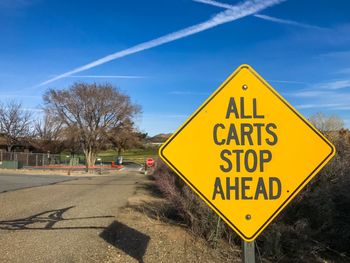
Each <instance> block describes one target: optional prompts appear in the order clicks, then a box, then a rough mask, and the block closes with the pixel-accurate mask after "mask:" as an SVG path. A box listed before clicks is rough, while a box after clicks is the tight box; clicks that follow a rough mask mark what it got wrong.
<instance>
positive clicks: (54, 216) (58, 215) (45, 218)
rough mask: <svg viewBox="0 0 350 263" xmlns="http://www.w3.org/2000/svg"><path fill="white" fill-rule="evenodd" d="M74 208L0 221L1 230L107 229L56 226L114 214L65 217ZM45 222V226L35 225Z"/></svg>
mask: <svg viewBox="0 0 350 263" xmlns="http://www.w3.org/2000/svg"><path fill="white" fill-rule="evenodd" d="M72 208H74V206H69V207H66V208H62V209H53V210H48V211H44V212H41V213H38V214H35V215H32V216H28V217H25V218H19V219H13V220H4V221H0V230H65V229H66V230H69V229H105V227H103V226H77V227H54V226H55V225H56V224H57V223H59V222H65V221H71V220H83V219H96V218H110V217H113V216H90V217H75V218H64V217H63V214H64V213H65V212H67V211H68V210H70V209H72ZM38 224H44V226H40V227H38V226H35V225H38Z"/></svg>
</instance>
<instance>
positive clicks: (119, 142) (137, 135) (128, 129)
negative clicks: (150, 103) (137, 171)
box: [108, 120, 147, 156]
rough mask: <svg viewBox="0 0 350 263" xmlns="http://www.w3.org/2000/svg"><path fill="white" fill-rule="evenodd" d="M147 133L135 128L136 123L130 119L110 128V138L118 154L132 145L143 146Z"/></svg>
mask: <svg viewBox="0 0 350 263" xmlns="http://www.w3.org/2000/svg"><path fill="white" fill-rule="evenodd" d="M146 136H147V134H143V133H141V132H139V131H137V130H136V129H135V128H134V124H133V122H132V121H130V120H126V121H125V122H123V123H122V124H121V125H119V126H118V127H115V128H113V129H111V130H110V132H109V133H108V137H109V140H110V142H111V144H112V145H113V147H114V148H115V149H116V150H117V153H118V156H120V155H121V153H122V152H123V151H124V150H126V149H130V148H131V147H139V146H142V140H143V139H145V137H146Z"/></svg>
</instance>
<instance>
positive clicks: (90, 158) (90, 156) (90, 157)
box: [84, 150, 96, 172]
mask: <svg viewBox="0 0 350 263" xmlns="http://www.w3.org/2000/svg"><path fill="white" fill-rule="evenodd" d="M84 154H85V165H86V172H88V171H89V168H90V167H92V166H93V165H95V162H96V153H94V152H93V151H92V150H84Z"/></svg>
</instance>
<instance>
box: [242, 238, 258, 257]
mask: <svg viewBox="0 0 350 263" xmlns="http://www.w3.org/2000/svg"><path fill="white" fill-rule="evenodd" d="M242 262H243V263H255V246H254V241H252V242H247V241H244V240H242Z"/></svg>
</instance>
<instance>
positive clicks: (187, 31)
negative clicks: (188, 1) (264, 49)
mask: <svg viewBox="0 0 350 263" xmlns="http://www.w3.org/2000/svg"><path fill="white" fill-rule="evenodd" d="M284 1H285V0H247V1H245V2H243V3H240V4H237V5H236V6H234V8H231V9H227V10H225V11H223V12H220V13H218V14H217V15H215V16H214V17H212V18H211V19H209V20H207V21H205V22H203V23H199V24H196V25H193V26H190V27H187V28H184V29H181V30H179V31H176V32H173V33H170V34H168V35H165V36H162V37H159V38H156V39H153V40H151V41H147V42H144V43H141V44H138V45H136V46H133V47H131V48H128V49H125V50H122V51H119V52H116V53H114V54H111V55H108V56H105V57H103V58H100V59H98V60H96V61H93V62H91V63H89V64H86V65H84V66H81V67H79V68H76V69H73V70H71V71H68V72H66V73H63V74H61V75H59V76H56V77H54V78H51V79H49V80H47V81H45V82H42V83H40V84H39V85H38V86H43V85H46V84H48V83H51V82H54V81H56V80H59V79H62V78H65V77H68V76H71V75H73V74H76V73H78V72H82V71H84V70H88V69H91V68H93V67H96V66H99V65H101V64H104V63H107V62H109V61H111V60H115V59H118V58H121V57H125V56H128V55H131V54H134V53H137V52H140V51H143V50H146V49H150V48H153V47H157V46H160V45H163V44H165V43H169V42H172V41H174V40H177V39H180V38H184V37H187V36H190V35H193V34H196V33H199V32H202V31H204V30H207V29H210V28H213V27H215V26H218V25H221V24H224V23H228V22H231V21H234V20H237V19H239V18H242V17H245V16H248V15H252V14H255V13H257V12H260V11H262V10H264V9H265V8H268V7H270V6H273V5H276V4H279V3H281V2H284Z"/></svg>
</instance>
